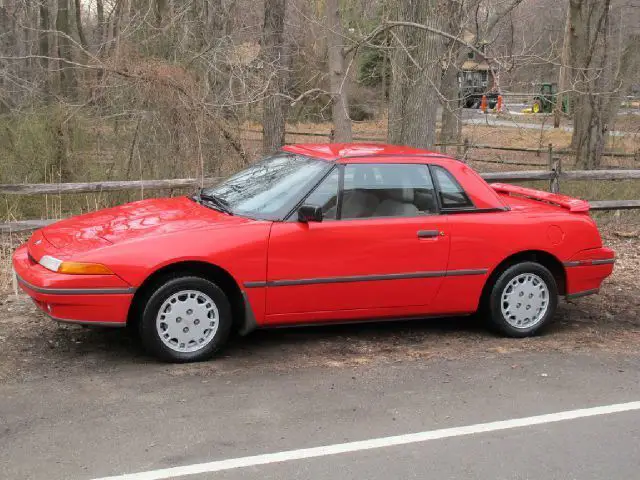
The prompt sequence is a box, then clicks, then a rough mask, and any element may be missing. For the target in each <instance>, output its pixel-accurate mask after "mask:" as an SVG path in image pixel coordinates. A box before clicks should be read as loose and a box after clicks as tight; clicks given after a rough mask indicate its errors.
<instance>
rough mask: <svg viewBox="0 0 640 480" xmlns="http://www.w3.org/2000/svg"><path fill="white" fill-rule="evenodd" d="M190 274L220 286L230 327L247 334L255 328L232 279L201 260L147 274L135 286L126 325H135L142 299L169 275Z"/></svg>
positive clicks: (139, 313)
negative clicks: (229, 319) (230, 316)
mask: <svg viewBox="0 0 640 480" xmlns="http://www.w3.org/2000/svg"><path fill="white" fill-rule="evenodd" d="M185 275H192V276H198V277H202V278H205V279H207V280H210V281H211V282H213V283H215V284H216V285H217V286H218V287H220V288H221V289H222V291H223V292H224V293H225V295H226V296H227V298H228V299H229V303H230V304H231V314H232V318H233V329H234V330H235V331H240V332H241V333H248V332H249V331H251V330H253V328H255V326H256V324H255V318H254V315H253V311H252V310H251V305H250V304H249V302H248V300H247V299H246V297H245V295H244V292H243V291H242V289H241V288H240V285H239V284H238V282H237V281H236V279H235V278H234V277H233V275H231V274H230V273H229V272H228V271H227V270H225V269H224V268H222V267H220V266H218V265H215V264H213V263H208V262H204V261H197V260H195V261H194V260H189V261H180V262H176V263H171V264H169V265H165V266H163V267H161V268H159V269H158V270H156V271H154V272H153V273H152V274H151V275H149V276H148V277H147V278H146V279H145V280H144V281H143V282H142V284H141V285H140V287H138V288H137V289H136V292H135V294H134V296H133V300H132V301H131V305H130V307H129V313H128V315H127V325H136V324H137V323H138V322H139V321H140V318H141V316H142V309H143V308H144V304H145V302H146V300H147V299H148V298H149V297H150V296H151V294H152V292H153V291H155V289H156V288H158V287H159V286H160V285H162V284H163V283H165V282H166V281H167V280H169V279H171V278H176V277H181V276H185Z"/></svg>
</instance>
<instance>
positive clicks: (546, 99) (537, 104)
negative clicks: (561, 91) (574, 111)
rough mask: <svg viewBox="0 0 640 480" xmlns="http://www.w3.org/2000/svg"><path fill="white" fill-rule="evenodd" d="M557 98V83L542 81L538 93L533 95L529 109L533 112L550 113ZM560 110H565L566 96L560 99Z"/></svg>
mask: <svg viewBox="0 0 640 480" xmlns="http://www.w3.org/2000/svg"><path fill="white" fill-rule="evenodd" d="M557 98H558V84H557V83H543V84H541V85H540V93H539V94H538V95H536V96H535V97H533V105H532V106H531V111H532V112H533V113H551V112H553V108H554V106H555V104H556V100H557ZM562 111H563V112H564V113H566V112H567V97H566V96H565V97H564V98H563V99H562Z"/></svg>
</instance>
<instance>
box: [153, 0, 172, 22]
mask: <svg viewBox="0 0 640 480" xmlns="http://www.w3.org/2000/svg"><path fill="white" fill-rule="evenodd" d="M153 5H154V8H155V16H156V26H158V27H160V26H161V25H162V22H163V20H164V18H165V17H166V16H167V7H168V5H167V0H155V3H154V4H153Z"/></svg>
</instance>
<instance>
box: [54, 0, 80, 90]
mask: <svg viewBox="0 0 640 480" xmlns="http://www.w3.org/2000/svg"><path fill="white" fill-rule="evenodd" d="M56 29H57V30H58V32H59V33H58V39H57V40H58V56H59V57H60V58H61V59H62V62H61V63H62V64H61V65H60V87H61V90H62V93H63V94H64V95H66V96H68V97H74V96H75V95H76V93H77V92H76V86H77V81H76V72H75V69H74V68H73V66H72V62H73V47H72V43H71V40H72V32H71V25H70V22H69V0H58V11H57V14H56Z"/></svg>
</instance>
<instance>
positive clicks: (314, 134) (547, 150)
mask: <svg viewBox="0 0 640 480" xmlns="http://www.w3.org/2000/svg"><path fill="white" fill-rule="evenodd" d="M240 131H241V132H249V133H259V134H262V130H259V129H256V128H242V129H240ZM284 133H285V135H292V136H301V137H323V138H327V139H329V141H333V137H334V134H333V131H331V132H328V133H322V132H296V131H293V130H286V131H285V132H284ZM352 139H353V140H354V141H358V142H386V141H387V138H386V137H382V136H360V135H357V134H356V135H354V136H353V137H352ZM433 146H434V147H460V148H461V149H463V151H464V153H465V154H466V153H467V151H468V150H498V151H505V152H525V153H536V154H538V155H540V154H542V153H548V154H552V155H575V154H576V151H575V150H571V149H566V148H561V149H554V148H553V145H552V144H549V145H548V146H547V147H540V148H531V147H507V146H500V145H485V144H477V143H476V144H474V143H471V142H470V141H469V139H466V138H465V140H464V142H463V143H434V144H433ZM602 156H603V157H613V158H633V159H639V160H640V149H638V150H636V151H635V152H602ZM477 161H484V160H477ZM503 163H507V162H503ZM531 165H532V166H535V165H536V164H535V163H532V164H531Z"/></svg>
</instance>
